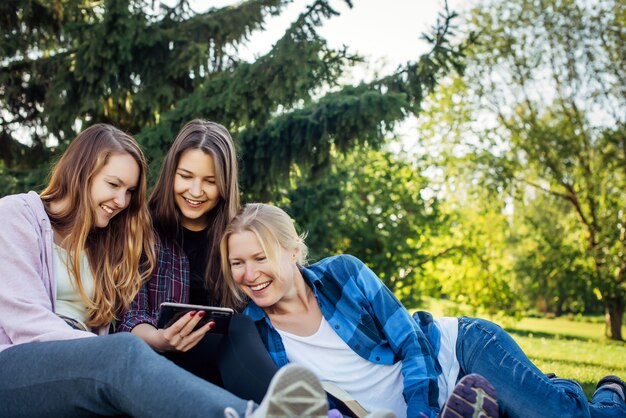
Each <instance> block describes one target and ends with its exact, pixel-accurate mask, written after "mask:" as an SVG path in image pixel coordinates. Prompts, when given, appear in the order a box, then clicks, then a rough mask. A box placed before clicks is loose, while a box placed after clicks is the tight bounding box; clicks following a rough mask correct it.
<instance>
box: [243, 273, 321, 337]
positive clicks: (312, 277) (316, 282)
mask: <svg viewBox="0 0 626 418" xmlns="http://www.w3.org/2000/svg"><path fill="white" fill-rule="evenodd" d="M298 268H299V269H300V272H301V273H302V277H304V281H305V282H307V284H308V285H309V286H311V288H312V289H313V293H314V294H315V297H316V298H317V288H318V287H319V286H323V285H324V284H323V282H322V278H321V277H318V276H317V275H316V274H315V273H314V272H312V271H311V269H308V268H306V267H302V266H298ZM244 313H245V314H246V315H248V316H249V317H250V318H252V320H253V321H254V322H258V321H261V320H263V319H265V320H266V321H267V323H268V324H270V325H271V323H270V321H269V318H268V317H267V315H266V314H265V311H264V310H263V309H262V308H260V307H259V306H258V305H257V304H256V303H254V302H253V301H252V300H249V301H248V306H247V307H246V309H245V312H244Z"/></svg>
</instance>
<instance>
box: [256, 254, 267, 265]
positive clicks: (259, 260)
mask: <svg viewBox="0 0 626 418" xmlns="http://www.w3.org/2000/svg"><path fill="white" fill-rule="evenodd" d="M256 261H258V262H260V263H264V262H265V261H267V257H266V256H264V255H260V256H258V257H257V258H256Z"/></svg>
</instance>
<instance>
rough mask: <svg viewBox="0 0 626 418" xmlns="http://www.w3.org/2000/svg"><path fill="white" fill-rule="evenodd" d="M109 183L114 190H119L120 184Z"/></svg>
mask: <svg viewBox="0 0 626 418" xmlns="http://www.w3.org/2000/svg"><path fill="white" fill-rule="evenodd" d="M107 183H109V186H111V187H112V188H114V189H117V188H118V187H120V185H119V184H117V183H113V182H111V181H107Z"/></svg>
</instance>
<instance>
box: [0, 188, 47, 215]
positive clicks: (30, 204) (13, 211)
mask: <svg viewBox="0 0 626 418" xmlns="http://www.w3.org/2000/svg"><path fill="white" fill-rule="evenodd" d="M17 216H21V217H33V218H35V219H41V218H47V214H46V211H45V209H44V206H43V202H42V201H41V198H40V197H39V195H38V194H37V193H35V192H28V193H19V194H12V195H8V196H4V197H3V198H1V199H0V219H2V220H3V222H7V221H9V222H10V221H11V220H15V218H16V217H17Z"/></svg>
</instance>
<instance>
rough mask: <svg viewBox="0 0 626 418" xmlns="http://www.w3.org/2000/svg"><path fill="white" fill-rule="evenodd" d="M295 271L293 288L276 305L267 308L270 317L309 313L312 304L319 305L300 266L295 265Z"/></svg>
mask: <svg viewBox="0 0 626 418" xmlns="http://www.w3.org/2000/svg"><path fill="white" fill-rule="evenodd" d="M293 269H294V271H293V288H292V289H291V290H290V291H289V292H287V294H285V296H283V297H282V298H281V299H280V300H279V301H278V302H276V303H275V304H274V305H272V306H270V307H268V308H265V312H266V313H267V314H268V315H285V314H293V313H303V312H308V311H309V310H310V309H311V306H312V304H315V305H317V300H316V299H315V296H314V295H313V291H312V290H311V288H310V287H309V285H308V284H307V283H306V282H305V281H304V277H303V276H302V273H301V272H300V269H298V266H297V265H295V264H294V266H293Z"/></svg>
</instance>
